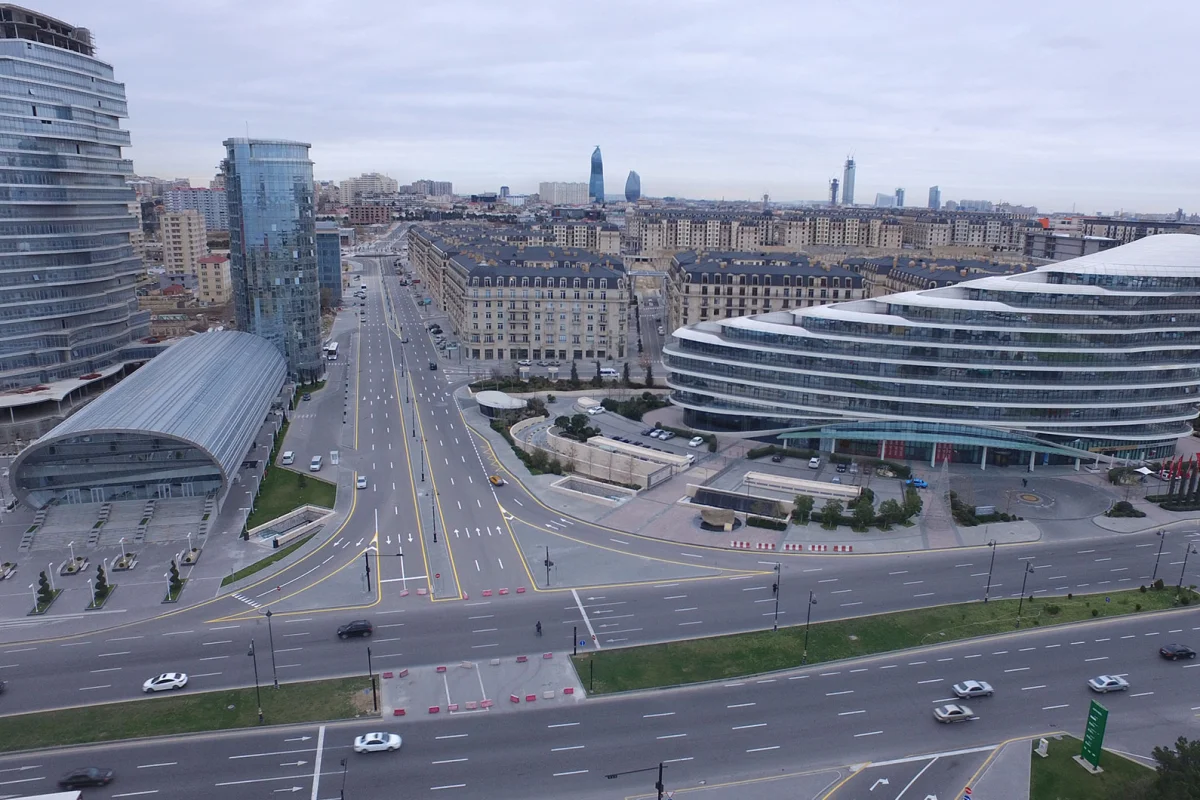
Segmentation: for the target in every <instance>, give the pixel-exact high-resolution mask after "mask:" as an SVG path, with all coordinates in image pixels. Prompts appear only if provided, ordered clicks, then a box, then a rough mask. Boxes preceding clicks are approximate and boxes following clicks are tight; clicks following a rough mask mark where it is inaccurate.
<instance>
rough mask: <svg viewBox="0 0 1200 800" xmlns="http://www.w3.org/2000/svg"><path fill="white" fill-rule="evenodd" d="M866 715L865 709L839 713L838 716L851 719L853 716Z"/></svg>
mask: <svg viewBox="0 0 1200 800" xmlns="http://www.w3.org/2000/svg"><path fill="white" fill-rule="evenodd" d="M865 713H867V710H866V709H865V708H864V709H863V710H862V711H839V712H838V716H839V717H849V716H851V715H852V714H865Z"/></svg>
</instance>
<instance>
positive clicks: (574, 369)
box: [571, 361, 579, 386]
mask: <svg viewBox="0 0 1200 800" xmlns="http://www.w3.org/2000/svg"><path fill="white" fill-rule="evenodd" d="M571 385H572V386H578V385H579V366H578V365H577V364H576V363H575V362H574V361H572V362H571Z"/></svg>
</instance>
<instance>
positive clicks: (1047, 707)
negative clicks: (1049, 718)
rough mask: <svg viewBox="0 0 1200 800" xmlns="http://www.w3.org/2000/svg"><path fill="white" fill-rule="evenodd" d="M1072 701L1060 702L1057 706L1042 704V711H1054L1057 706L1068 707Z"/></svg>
mask: <svg viewBox="0 0 1200 800" xmlns="http://www.w3.org/2000/svg"><path fill="white" fill-rule="evenodd" d="M1069 705H1070V703H1060V704H1058V705H1056V706H1042V711H1053V710H1054V709H1056V708H1066V707H1067V706H1069Z"/></svg>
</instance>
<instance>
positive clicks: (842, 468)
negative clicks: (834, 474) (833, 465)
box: [837, 464, 846, 472]
mask: <svg viewBox="0 0 1200 800" xmlns="http://www.w3.org/2000/svg"><path fill="white" fill-rule="evenodd" d="M837 471H838V472H845V471H846V465H845V464H838V465H837Z"/></svg>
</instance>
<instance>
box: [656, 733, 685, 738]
mask: <svg viewBox="0 0 1200 800" xmlns="http://www.w3.org/2000/svg"><path fill="white" fill-rule="evenodd" d="M685 736H687V734H686V733H668V734H664V735H663V736H655V737H654V738H655V739H682V738H683V737H685Z"/></svg>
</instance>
